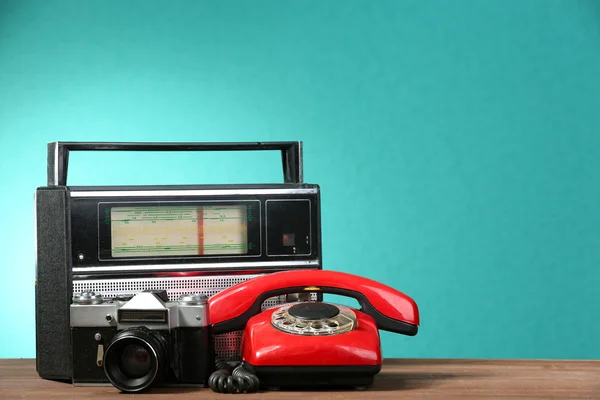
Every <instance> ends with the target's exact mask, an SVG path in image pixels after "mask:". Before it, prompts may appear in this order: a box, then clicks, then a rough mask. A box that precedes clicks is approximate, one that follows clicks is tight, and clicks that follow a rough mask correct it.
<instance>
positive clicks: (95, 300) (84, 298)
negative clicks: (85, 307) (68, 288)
mask: <svg viewBox="0 0 600 400" xmlns="http://www.w3.org/2000/svg"><path fill="white" fill-rule="evenodd" d="M73 303H75V304H100V303H102V295H100V294H96V293H94V292H92V291H89V290H86V291H83V292H81V293H77V294H76V295H74V296H73Z"/></svg>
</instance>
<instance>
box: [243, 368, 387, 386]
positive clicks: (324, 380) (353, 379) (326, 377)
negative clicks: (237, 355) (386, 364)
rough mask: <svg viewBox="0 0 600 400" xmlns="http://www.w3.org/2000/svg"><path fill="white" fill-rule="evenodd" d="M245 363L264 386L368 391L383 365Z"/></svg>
mask: <svg viewBox="0 0 600 400" xmlns="http://www.w3.org/2000/svg"><path fill="white" fill-rule="evenodd" d="M243 366H244V368H245V369H247V370H248V371H250V372H252V373H254V374H256V376H258V379H259V380H260V385H261V387H262V388H266V389H268V388H278V389H294V388H298V389H301V388H302V389H306V388H308V387H310V388H315V389H318V388H332V387H339V388H342V387H343V388H355V389H356V390H365V389H366V388H367V387H369V386H371V385H372V384H373V380H374V378H375V375H377V373H379V371H380V370H381V365H356V366H354V365H348V366H346V365H344V366H264V367H263V366H261V367H256V366H253V365H251V364H249V363H247V362H244V363H243Z"/></svg>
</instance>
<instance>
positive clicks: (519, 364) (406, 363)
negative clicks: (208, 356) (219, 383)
mask: <svg viewBox="0 0 600 400" xmlns="http://www.w3.org/2000/svg"><path fill="white" fill-rule="evenodd" d="M232 396H235V398H237V399H240V398H244V399H249V400H251V399H263V398H265V399H266V398H269V399H282V398H283V399H302V400H307V399H310V400H313V399H331V400H334V399H402V400H404V399H407V400H408V399H500V398H501V399H600V361H553V360H547V361H546V360H542V361H529V360H518V361H516V360H514V361H513V360H432V359H423V360H410V359H409V360H385V361H384V366H383V369H382V371H381V372H380V373H379V374H378V375H377V376H376V378H375V384H374V385H373V386H372V387H371V388H370V389H368V390H366V391H345V392H338V391H320V392H298V391H296V392H286V391H280V392H275V391H274V392H260V393H255V394H239V395H226V394H218V393H214V392H212V391H211V390H210V389H190V388H185V389H184V388H180V389H163V388H155V389H154V390H152V391H150V392H148V393H146V394H136V395H130V394H123V393H119V392H118V391H117V390H116V389H115V388H113V387H112V386H103V387H73V386H72V385H70V384H68V383H60V382H52V381H47V380H43V379H40V378H39V377H38V375H37V373H36V371H35V360H31V359H25V360H9V359H4V360H0V399H2V400H9V399H77V400H86V399H93V400H107V399H123V400H125V399H154V400H159V399H161V400H162V399H198V400H202V399H225V398H234V397H232ZM240 396H241V397H240Z"/></svg>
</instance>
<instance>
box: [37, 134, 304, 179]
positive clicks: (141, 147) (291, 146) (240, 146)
mask: <svg viewBox="0 0 600 400" xmlns="http://www.w3.org/2000/svg"><path fill="white" fill-rule="evenodd" d="M75 150H77V151H81V150H86V151H90V150H91V151H107V150H109V151H238V150H243V151H249V150H280V151H281V162H282V166H283V179H284V182H285V183H296V184H299V183H302V182H303V176H302V175H303V173H302V168H303V167H302V142H300V141H297V142H238V143H235V142H232V143H227V142H206V143H204V142H190V143H186V142H165V143H160V142H140V143H135V142H51V143H48V186H66V185H67V170H68V167H69V152H70V151H75Z"/></svg>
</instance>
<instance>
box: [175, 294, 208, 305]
mask: <svg viewBox="0 0 600 400" xmlns="http://www.w3.org/2000/svg"><path fill="white" fill-rule="evenodd" d="M207 299H208V298H207V297H206V295H204V294H202V293H189V294H182V295H181V296H179V304H186V305H191V306H192V305H200V304H206V300H207Z"/></svg>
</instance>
